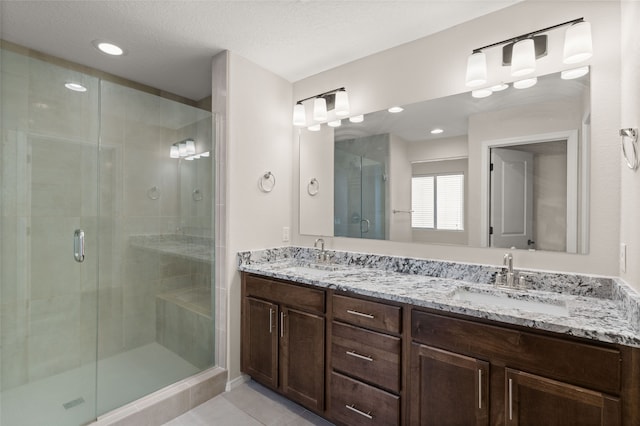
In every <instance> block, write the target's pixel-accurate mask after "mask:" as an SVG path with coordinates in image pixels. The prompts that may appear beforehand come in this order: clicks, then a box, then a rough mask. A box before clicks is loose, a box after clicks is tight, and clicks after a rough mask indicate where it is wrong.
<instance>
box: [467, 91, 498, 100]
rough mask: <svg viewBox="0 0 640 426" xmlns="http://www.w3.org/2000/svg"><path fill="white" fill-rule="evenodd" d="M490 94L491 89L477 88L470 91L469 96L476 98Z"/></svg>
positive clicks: (491, 93)
mask: <svg viewBox="0 0 640 426" xmlns="http://www.w3.org/2000/svg"><path fill="white" fill-rule="evenodd" d="M491 95H493V92H492V91H491V89H478V90H473V91H472V92H471V96H473V97H474V98H478V99H480V98H486V97H488V96H491Z"/></svg>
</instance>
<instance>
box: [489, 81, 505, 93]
mask: <svg viewBox="0 0 640 426" xmlns="http://www.w3.org/2000/svg"><path fill="white" fill-rule="evenodd" d="M508 88H509V85H508V84H506V83H500V84H496V85H495V86H491V91H492V92H501V91H503V90H506V89H508Z"/></svg>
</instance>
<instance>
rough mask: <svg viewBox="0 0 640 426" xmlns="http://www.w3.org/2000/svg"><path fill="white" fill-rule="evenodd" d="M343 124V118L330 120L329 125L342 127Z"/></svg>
mask: <svg viewBox="0 0 640 426" xmlns="http://www.w3.org/2000/svg"><path fill="white" fill-rule="evenodd" d="M341 124H342V120H335V121H330V122H328V123H327V126H329V127H340V125H341Z"/></svg>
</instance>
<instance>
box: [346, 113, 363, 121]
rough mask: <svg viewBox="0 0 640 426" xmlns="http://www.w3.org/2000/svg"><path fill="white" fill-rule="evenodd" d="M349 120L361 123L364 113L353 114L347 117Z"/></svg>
mask: <svg viewBox="0 0 640 426" xmlns="http://www.w3.org/2000/svg"><path fill="white" fill-rule="evenodd" d="M349 121H350V122H352V123H362V122H363V121H364V115H362V114H360V115H354V116H353V117H349Z"/></svg>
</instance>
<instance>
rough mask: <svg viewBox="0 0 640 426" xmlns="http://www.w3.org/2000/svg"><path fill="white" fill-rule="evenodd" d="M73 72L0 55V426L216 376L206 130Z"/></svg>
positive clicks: (177, 109)
mask: <svg viewBox="0 0 640 426" xmlns="http://www.w3.org/2000/svg"><path fill="white" fill-rule="evenodd" d="M77 69H78V68H77V67H76V68H75V69H74V67H66V66H58V65H54V64H52V63H51V62H49V61H47V60H41V59H37V58H35V57H33V56H32V55H30V53H29V52H28V51H26V50H23V49H20V48H18V47H16V46H9V45H8V44H4V45H3V48H2V50H0V108H1V110H0V114H1V115H0V142H1V143H0V167H1V169H0V188H1V192H0V211H1V217H0V219H1V222H0V332H1V334H0V425H2V426H30V425H34V426H35V425H38V426H41V425H61V426H62V425H64V426H72V425H81V424H86V423H88V422H90V421H91V420H93V419H96V418H97V417H98V416H100V415H101V414H104V413H106V412H108V411H110V410H112V409H114V408H117V407H120V406H122V405H124V404H126V403H128V402H131V401H133V400H135V399H138V398H140V397H142V396H144V395H146V394H149V393H151V392H153V391H155V390H158V389H160V388H163V387H165V386H167V385H169V384H171V383H174V382H176V381H179V380H181V379H183V378H186V377H189V376H191V375H193V374H195V373H197V372H199V371H202V370H203V369H206V368H208V367H210V366H212V365H214V359H213V354H214V351H213V341H214V339H213V333H214V331H213V330H214V329H215V328H214V326H213V318H214V315H213V306H214V304H213V293H212V291H211V288H212V280H213V276H214V275H213V273H212V271H213V247H214V244H213V232H212V229H213V218H212V211H213V209H212V206H213V176H214V173H213V164H214V162H213V155H212V154H213V140H212V137H213V136H212V135H213V132H212V115H211V113H210V112H208V111H205V110H202V109H199V108H196V107H194V106H190V105H186V104H184V103H180V102H177V101H173V100H169V99H166V98H162V97H159V96H155V95H152V94H150V93H147V92H143V91H139V90H135V89H133V88H130V87H125V86H122V85H119V84H115V83H112V82H109V81H107V80H105V79H102V78H99V77H98V76H99V75H100V74H98V73H96V75H90V73H89V74H88V73H83V72H79V71H77ZM174 146H175V148H172V147H174ZM172 150H173V151H172ZM176 152H177V155H172V154H176ZM172 157H176V158H172Z"/></svg>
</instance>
